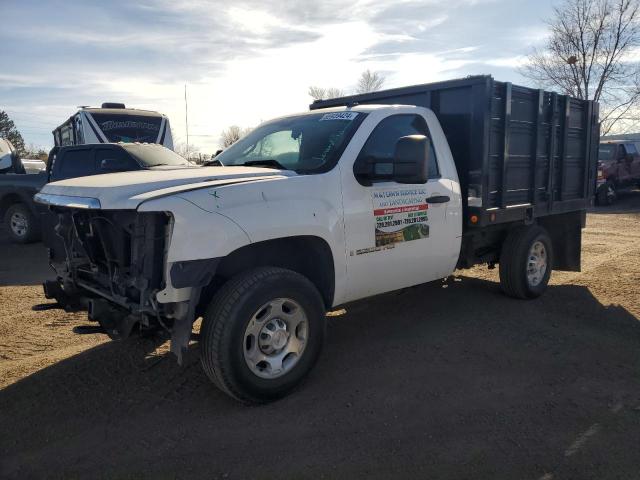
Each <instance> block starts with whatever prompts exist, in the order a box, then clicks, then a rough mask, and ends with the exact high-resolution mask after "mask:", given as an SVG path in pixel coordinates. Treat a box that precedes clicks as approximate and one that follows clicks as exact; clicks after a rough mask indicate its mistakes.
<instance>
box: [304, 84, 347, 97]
mask: <svg viewBox="0 0 640 480" xmlns="http://www.w3.org/2000/svg"><path fill="white" fill-rule="evenodd" d="M309 96H310V97H311V98H313V99H314V100H326V99H327V98H338V97H343V96H344V91H343V90H340V89H339V88H335V87H329V88H324V87H315V86H311V87H309Z"/></svg>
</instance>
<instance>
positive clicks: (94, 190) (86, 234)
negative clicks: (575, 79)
mask: <svg viewBox="0 0 640 480" xmlns="http://www.w3.org/2000/svg"><path fill="white" fill-rule="evenodd" d="M378 100H379V102H377V101H378ZM396 100H404V101H405V102H403V103H412V104H411V105H404V104H402V105H401V104H395V103H400V102H397V101H396ZM560 105H561V102H560V101H559V100H558V98H557V96H556V94H554V93H550V92H542V91H534V90H532V89H527V88H525V87H512V86H511V84H505V83H500V82H495V81H494V80H493V79H492V78H490V77H473V78H467V79H461V80H454V81H451V82H444V83H439V84H431V85H419V86H414V87H405V88H403V89H394V90H388V91H383V92H375V93H373V94H364V95H360V96H357V97H349V98H345V99H332V100H327V101H325V102H320V103H318V102H315V103H314V104H313V105H312V106H311V111H310V112H306V113H302V114H297V115H292V116H286V117H281V118H277V119H274V120H272V121H269V122H266V123H264V124H262V125H260V126H259V127H257V128H256V129H254V130H253V131H252V132H251V133H249V134H248V135H246V136H245V137H244V138H242V139H240V140H239V141H238V142H237V143H235V144H234V145H232V146H231V147H229V148H228V149H227V150H225V151H224V152H223V153H221V154H220V155H219V156H217V157H216V160H218V161H219V163H220V164H221V165H223V166H218V167H203V168H200V169H187V170H178V171H163V170H154V171H139V172H128V173H114V174H109V175H97V176H92V177H86V178H75V179H72V180H65V181H61V182H54V183H50V184H47V185H46V186H45V187H44V188H43V189H42V191H41V192H40V193H39V194H38V195H37V196H36V200H38V201H39V202H41V203H44V204H47V205H49V206H50V209H51V211H52V212H53V213H54V214H55V215H54V217H55V218H57V224H56V226H55V231H56V235H57V236H58V237H59V239H61V240H62V241H63V242H64V245H65V248H64V249H63V251H64V252H65V255H64V258H63V259H59V258H58V259H52V265H53V266H54V269H55V270H56V272H58V279H57V280H56V282H47V283H46V284H45V294H46V296H47V297H48V298H55V299H56V300H58V302H59V303H60V304H62V305H64V306H65V307H66V306H69V305H71V306H72V307H74V308H75V307H78V304H80V303H81V301H85V302H86V308H87V309H88V311H89V319H90V320H94V321H97V322H98V323H99V324H100V326H101V327H102V328H103V329H104V331H105V332H106V333H108V334H109V335H110V336H111V337H112V338H114V339H119V338H125V337H127V336H129V335H130V334H131V332H132V331H133V330H134V328H138V329H139V330H140V331H145V330H146V331H151V330H153V329H164V330H167V331H169V332H170V333H171V351H172V352H174V353H176V354H177V356H178V360H179V361H180V359H181V358H182V355H183V353H184V352H185V351H186V348H187V347H188V345H189V339H190V337H191V330H192V326H193V322H194V321H195V320H196V319H197V318H199V317H202V318H203V322H202V327H201V333H200V342H199V343H200V350H201V356H200V358H201V361H202V364H203V367H204V370H205V372H206V373H207V375H208V376H209V378H211V380H212V381H213V382H214V383H215V384H216V385H217V386H219V387H220V388H221V389H222V390H223V391H225V392H226V393H228V394H230V395H231V396H233V397H235V398H237V399H239V400H241V401H243V402H249V403H255V402H265V401H270V400H273V399H276V398H278V397H281V396H283V395H285V394H286V393H287V392H289V391H290V390H291V389H292V388H294V387H295V386H296V385H297V384H298V383H299V382H300V380H301V379H302V378H303V377H304V376H305V375H306V373H307V372H308V371H310V370H311V368H312V366H313V364H314V362H315V361H316V359H317V358H318V355H319V352H320V349H321V345H322V342H323V339H324V331H325V328H326V322H325V312H326V310H327V309H330V308H332V307H336V306H338V305H342V304H346V303H349V302H352V301H355V300H358V299H363V298H366V297H369V296H373V295H377V294H380V293H384V292H390V291H393V290H398V289H401V288H406V287H411V286H413V285H418V284H421V283H426V282H430V281H433V280H437V279H440V278H443V277H446V276H448V275H450V274H451V273H452V272H453V271H454V270H455V269H456V268H458V267H459V268H470V267H471V266H473V265H477V264H487V265H488V266H489V268H493V267H494V266H496V265H498V264H499V266H500V284H501V286H502V289H503V291H504V292H505V293H506V294H507V295H510V296H512V297H515V298H521V299H526V298H534V297H537V296H539V295H541V294H542V293H543V292H544V291H545V289H546V287H547V284H548V282H549V278H550V275H551V271H552V269H553V268H558V269H560V270H569V271H576V270H579V268H580V239H581V229H582V228H583V227H584V222H585V207H586V206H587V205H588V204H589V202H591V200H592V195H593V188H592V186H591V180H590V179H594V180H595V177H594V173H595V162H594V161H593V159H594V158H595V157H594V153H593V152H596V151H597V137H598V128H597V105H594V104H593V102H587V101H582V100H578V99H570V98H568V97H567V98H565V99H563V100H562V105H564V112H565V114H564V115H559V114H558V112H559V111H560ZM536 106H537V108H536ZM558 137H559V138H558ZM452 151H453V152H456V154H455V155H456V156H455V161H454V156H453V155H452ZM545 155H546V156H545ZM555 162H557V164H558V168H555V167H554V166H553V165H554V163H555ZM593 183H595V181H594V182H593ZM556 252H557V255H556ZM83 306H84V305H80V308H82V307H83Z"/></svg>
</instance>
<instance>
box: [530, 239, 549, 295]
mask: <svg viewBox="0 0 640 480" xmlns="http://www.w3.org/2000/svg"><path fill="white" fill-rule="evenodd" d="M547 259H548V256H547V249H546V247H545V246H544V243H542V242H541V241H536V242H534V243H533V245H531V248H530V249H529V255H528V257H527V281H528V282H529V285H530V286H532V287H537V286H538V285H540V283H541V282H542V279H543V278H544V275H545V273H547V263H548V260H547Z"/></svg>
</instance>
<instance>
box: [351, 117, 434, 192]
mask: <svg viewBox="0 0 640 480" xmlns="http://www.w3.org/2000/svg"><path fill="white" fill-rule="evenodd" d="M407 135H425V136H427V137H429V129H428V127H427V122H426V121H425V119H424V118H423V117H422V116H421V115H413V114H409V115H392V116H390V117H387V118H385V119H384V120H382V121H381V122H380V123H379V124H378V125H377V126H376V128H375V129H374V130H373V132H371V135H370V136H369V138H368V139H367V141H366V143H365V144H364V146H363V147H362V150H361V151H360V154H359V155H358V158H357V159H356V163H357V162H358V161H360V160H363V159H367V160H368V161H372V162H374V163H375V171H376V181H385V180H390V179H391V178H392V174H393V154H394V152H395V148H396V143H397V142H398V140H399V139H400V138H401V137H405V136H407ZM429 158H430V162H429V178H438V177H440V172H439V169H438V161H437V158H436V152H435V150H434V148H433V144H431V149H430V152H429Z"/></svg>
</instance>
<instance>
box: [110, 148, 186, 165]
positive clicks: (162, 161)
mask: <svg viewBox="0 0 640 480" xmlns="http://www.w3.org/2000/svg"><path fill="white" fill-rule="evenodd" d="M122 147H123V148H124V149H125V150H126V151H127V152H129V154H130V155H131V156H132V157H133V158H135V159H136V160H137V161H138V162H140V164H141V165H144V166H146V167H160V166H165V165H169V166H176V167H177V166H183V165H192V163H191V162H189V161H188V160H187V159H186V158H184V157H181V156H180V155H178V154H177V153H176V152H174V151H173V150H169V149H168V148H165V147H163V146H162V145H135V144H127V145H122Z"/></svg>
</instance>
